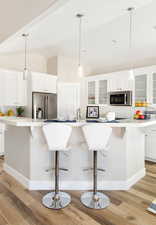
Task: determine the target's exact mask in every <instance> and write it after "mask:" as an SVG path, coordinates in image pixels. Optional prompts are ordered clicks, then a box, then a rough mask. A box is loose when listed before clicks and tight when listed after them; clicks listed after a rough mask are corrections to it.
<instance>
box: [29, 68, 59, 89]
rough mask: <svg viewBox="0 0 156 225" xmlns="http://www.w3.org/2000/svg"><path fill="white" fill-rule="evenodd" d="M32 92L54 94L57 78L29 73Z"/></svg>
mask: <svg viewBox="0 0 156 225" xmlns="http://www.w3.org/2000/svg"><path fill="white" fill-rule="evenodd" d="M31 82H32V91H34V92H46V93H56V87H57V76H54V75H50V74H44V73H36V72H32V73H31Z"/></svg>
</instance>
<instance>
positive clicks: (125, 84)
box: [109, 75, 133, 91]
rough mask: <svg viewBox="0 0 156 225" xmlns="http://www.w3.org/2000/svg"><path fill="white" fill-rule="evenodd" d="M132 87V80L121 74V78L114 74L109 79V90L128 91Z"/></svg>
mask: <svg viewBox="0 0 156 225" xmlns="http://www.w3.org/2000/svg"><path fill="white" fill-rule="evenodd" d="M113 76H114V75H113ZM132 89H133V86H132V82H131V81H130V80H129V79H128V77H127V76H126V77H123V76H122V78H120V77H119V76H116V77H113V78H110V79H109V91H129V90H132Z"/></svg>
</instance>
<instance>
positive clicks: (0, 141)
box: [0, 123, 5, 156]
mask: <svg viewBox="0 0 156 225" xmlns="http://www.w3.org/2000/svg"><path fill="white" fill-rule="evenodd" d="M4 129H5V125H4V124H1V123H0V156H1V155H4Z"/></svg>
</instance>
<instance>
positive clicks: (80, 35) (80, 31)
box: [79, 17, 82, 66]
mask: <svg viewBox="0 0 156 225" xmlns="http://www.w3.org/2000/svg"><path fill="white" fill-rule="evenodd" d="M81 38H82V17H80V21H79V66H80V65H81V47H82V46H81Z"/></svg>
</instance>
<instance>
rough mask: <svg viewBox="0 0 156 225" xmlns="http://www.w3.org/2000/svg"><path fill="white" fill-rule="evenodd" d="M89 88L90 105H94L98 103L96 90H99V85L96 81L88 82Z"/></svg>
mask: <svg viewBox="0 0 156 225" xmlns="http://www.w3.org/2000/svg"><path fill="white" fill-rule="evenodd" d="M87 87H88V104H89V105H93V104H96V103H97V99H96V90H97V84H96V81H94V80H93V81H88V83H87Z"/></svg>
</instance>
